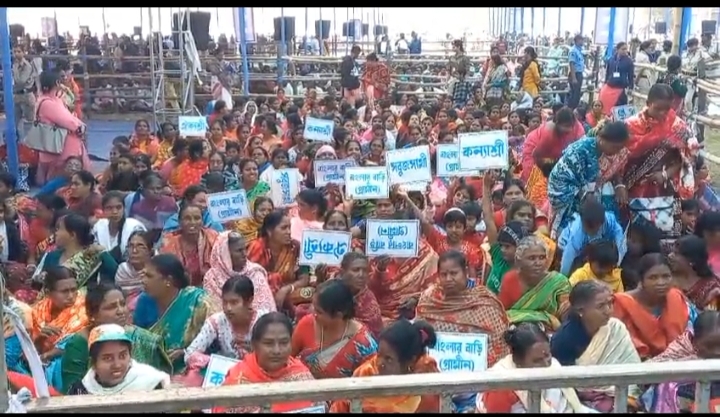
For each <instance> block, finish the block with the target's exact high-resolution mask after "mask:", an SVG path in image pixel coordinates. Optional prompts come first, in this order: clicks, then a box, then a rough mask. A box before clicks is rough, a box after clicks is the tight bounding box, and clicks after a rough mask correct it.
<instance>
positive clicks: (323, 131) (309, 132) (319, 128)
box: [303, 117, 335, 142]
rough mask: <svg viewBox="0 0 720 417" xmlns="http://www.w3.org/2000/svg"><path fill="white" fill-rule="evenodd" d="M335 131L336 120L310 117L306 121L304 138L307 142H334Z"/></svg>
mask: <svg viewBox="0 0 720 417" xmlns="http://www.w3.org/2000/svg"><path fill="white" fill-rule="evenodd" d="M334 129H335V121H334V120H325V119H316V118H314V117H308V118H306V119H305V130H304V131H303V136H304V137H305V139H307V140H314V141H318V142H332V141H333V130H334Z"/></svg>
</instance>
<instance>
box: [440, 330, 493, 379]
mask: <svg viewBox="0 0 720 417" xmlns="http://www.w3.org/2000/svg"><path fill="white" fill-rule="evenodd" d="M436 334H437V343H436V344H435V348H433V349H430V351H429V352H428V353H429V354H430V356H431V357H432V358H433V359H435V361H436V362H437V364H438V368H440V372H463V371H467V372H481V371H485V370H487V362H488V336H487V335H486V334H482V333H447V332H437V333H436Z"/></svg>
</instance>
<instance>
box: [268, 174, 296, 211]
mask: <svg viewBox="0 0 720 417" xmlns="http://www.w3.org/2000/svg"><path fill="white" fill-rule="evenodd" d="M300 178H301V177H300V171H298V169H297V168H287V169H276V170H275V171H273V173H272V178H271V181H270V182H271V184H270V196H271V197H270V198H271V199H272V201H273V204H275V207H286V206H289V205H291V204H292V203H294V202H295V197H296V196H297V195H298V193H299V192H300Z"/></svg>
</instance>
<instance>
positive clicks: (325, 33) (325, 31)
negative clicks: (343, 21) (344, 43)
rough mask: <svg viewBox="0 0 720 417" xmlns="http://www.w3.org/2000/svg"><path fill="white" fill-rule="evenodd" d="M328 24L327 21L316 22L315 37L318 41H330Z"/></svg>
mask: <svg viewBox="0 0 720 417" xmlns="http://www.w3.org/2000/svg"><path fill="white" fill-rule="evenodd" d="M330 24H331V22H330V21H329V20H316V21H315V37H316V38H318V39H330ZM321 29H322V30H321Z"/></svg>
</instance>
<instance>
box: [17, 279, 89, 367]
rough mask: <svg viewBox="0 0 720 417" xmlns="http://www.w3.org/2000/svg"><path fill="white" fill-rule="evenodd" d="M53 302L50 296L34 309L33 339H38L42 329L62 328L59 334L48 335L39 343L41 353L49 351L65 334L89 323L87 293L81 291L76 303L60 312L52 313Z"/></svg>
mask: <svg viewBox="0 0 720 417" xmlns="http://www.w3.org/2000/svg"><path fill="white" fill-rule="evenodd" d="M52 309H53V304H52V301H51V300H50V298H44V299H42V300H40V301H39V302H38V303H37V304H35V306H34V307H33V309H32V329H31V331H30V335H31V336H32V338H33V340H38V338H39V337H40V331H41V330H42V329H43V328H45V327H47V326H52V327H57V328H58V329H60V333H59V334H58V335H53V336H48V337H45V338H44V339H43V340H42V343H40V345H39V348H40V349H39V353H41V354H42V353H45V352H49V351H50V350H51V349H52V348H53V347H54V346H55V345H56V344H57V343H58V342H59V341H60V340H61V339H63V338H64V337H65V336H68V335H72V334H73V333H75V332H77V331H79V330H80V329H83V328H85V326H87V325H88V317H87V314H86V313H85V295H84V294H82V293H80V294H78V295H77V298H76V299H75V303H74V304H73V305H71V306H70V307H67V308H65V309H64V310H62V311H61V312H60V313H59V314H57V315H55V316H53V315H52Z"/></svg>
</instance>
